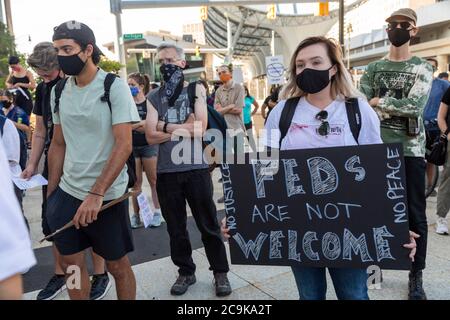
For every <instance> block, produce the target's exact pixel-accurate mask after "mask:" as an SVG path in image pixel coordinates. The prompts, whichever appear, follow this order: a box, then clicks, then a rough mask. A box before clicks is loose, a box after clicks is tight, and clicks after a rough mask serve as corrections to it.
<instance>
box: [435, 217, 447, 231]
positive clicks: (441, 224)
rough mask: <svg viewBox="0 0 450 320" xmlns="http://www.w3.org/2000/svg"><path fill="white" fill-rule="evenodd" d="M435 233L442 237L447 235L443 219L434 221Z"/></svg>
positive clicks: (445, 222)
mask: <svg viewBox="0 0 450 320" xmlns="http://www.w3.org/2000/svg"><path fill="white" fill-rule="evenodd" d="M436 233H437V234H442V235H448V226H447V220H445V219H444V218H438V219H437V221H436Z"/></svg>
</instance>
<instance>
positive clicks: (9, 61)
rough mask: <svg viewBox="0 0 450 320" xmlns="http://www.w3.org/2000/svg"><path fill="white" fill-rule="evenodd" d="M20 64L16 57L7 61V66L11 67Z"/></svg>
mask: <svg viewBox="0 0 450 320" xmlns="http://www.w3.org/2000/svg"><path fill="white" fill-rule="evenodd" d="M19 62H20V60H19V58H18V57H16V56H11V57H9V59H8V64H9V65H12V64H18V63H19Z"/></svg>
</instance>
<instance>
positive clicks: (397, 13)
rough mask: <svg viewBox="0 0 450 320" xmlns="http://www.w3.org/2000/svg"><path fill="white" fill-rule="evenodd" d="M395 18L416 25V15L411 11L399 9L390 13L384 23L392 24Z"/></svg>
mask: <svg viewBox="0 0 450 320" xmlns="http://www.w3.org/2000/svg"><path fill="white" fill-rule="evenodd" d="M396 17H404V18H407V19H409V20H411V21H413V22H414V25H417V14H416V12H415V11H414V10H413V9H410V8H401V9H398V10H396V11H394V12H392V14H391V16H390V17H389V18H387V19H386V22H392V21H394V20H395V18H396Z"/></svg>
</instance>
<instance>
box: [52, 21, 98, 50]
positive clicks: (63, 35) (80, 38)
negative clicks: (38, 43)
mask: <svg viewBox="0 0 450 320" xmlns="http://www.w3.org/2000/svg"><path fill="white" fill-rule="evenodd" d="M53 30H54V33H53V41H55V40H61V39H73V40H75V41H76V42H78V43H80V44H82V45H88V44H90V45H92V46H93V47H94V51H95V52H98V53H99V54H100V55H103V52H102V51H101V50H100V49H99V47H97V45H96V44H95V35H94V32H93V31H92V29H91V28H89V27H88V26H87V25H85V24H84V23H82V22H78V21H75V20H71V21H67V22H64V23H61V24H60V25H59V26H57V27H55V28H54V29H53Z"/></svg>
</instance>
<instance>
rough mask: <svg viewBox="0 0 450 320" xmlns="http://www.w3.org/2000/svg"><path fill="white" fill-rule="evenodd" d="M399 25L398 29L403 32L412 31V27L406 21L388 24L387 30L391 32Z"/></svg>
mask: <svg viewBox="0 0 450 320" xmlns="http://www.w3.org/2000/svg"><path fill="white" fill-rule="evenodd" d="M399 25H400V28H402V29H403V30H408V29H410V28H411V29H412V28H413V27H414V26H413V25H412V24H411V23H409V22H408V21H403V22H397V21H393V22H389V23H388V29H389V30H393V29H396V28H397V27H398V26H399Z"/></svg>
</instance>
